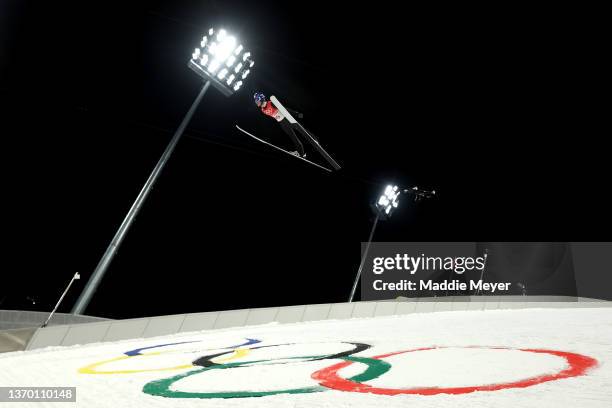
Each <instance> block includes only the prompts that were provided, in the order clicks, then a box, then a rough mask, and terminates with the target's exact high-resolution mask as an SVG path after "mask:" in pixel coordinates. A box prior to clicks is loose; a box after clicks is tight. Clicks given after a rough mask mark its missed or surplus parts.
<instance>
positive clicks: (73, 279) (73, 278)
mask: <svg viewBox="0 0 612 408" xmlns="http://www.w3.org/2000/svg"><path fill="white" fill-rule="evenodd" d="M77 279H81V276H80V275H79V273H78V272H76V273H75V274H74V275H73V276H72V279H70V283H69V284H68V286H66V289H65V290H64V293H62V296H61V297H60V298H59V300H58V301H57V304H56V305H55V307H54V308H53V310H52V311H51V314H49V317H47V320H45V322H44V323H43V324H42V326H40V327H41V328H42V327H47V324H49V321H50V320H51V318H52V317H53V315H54V314H55V311H56V310H57V308H58V307H59V305H60V303H62V300H64V296H66V293H68V290H70V287H71V286H72V282H74V281H75V280H77Z"/></svg>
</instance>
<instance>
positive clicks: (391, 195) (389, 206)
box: [348, 184, 402, 303]
mask: <svg viewBox="0 0 612 408" xmlns="http://www.w3.org/2000/svg"><path fill="white" fill-rule="evenodd" d="M401 192H402V190H400V188H399V187H398V186H395V185H391V184H390V185H388V186H387V187H385V190H384V191H383V193H382V194H381V195H380V197H379V198H378V200H377V201H376V202H375V203H373V204H372V210H373V211H374V214H375V215H376V217H375V218H374V223H373V225H372V229H371V230H370V237H369V238H368V242H367V243H366V247H365V250H364V251H363V255H362V257H361V262H360V263H359V269H358V270H357V276H355V281H354V282H353V288H352V289H351V294H350V296H349V300H348V301H349V303H350V302H352V301H353V298H354V297H355V291H356V290H357V283H359V278H360V277H361V273H362V271H363V265H364V263H365V260H366V258H367V256H368V252H369V251H370V244H371V243H372V238H373V237H374V231H376V226H377V225H378V221H379V220H381V219H382V220H388V219H389V217H391V214H393V211H394V210H395V209H396V208H397V207H398V206H399V195H400V193H401Z"/></svg>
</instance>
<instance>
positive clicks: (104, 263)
mask: <svg viewBox="0 0 612 408" xmlns="http://www.w3.org/2000/svg"><path fill="white" fill-rule="evenodd" d="M209 86H210V81H206V83H205V84H204V86H203V87H202V89H201V90H200V93H199V94H198V96H197V97H196V99H195V101H194V102H193V104H192V105H191V108H189V111H188V112H187V114H186V115H185V117H184V118H183V121H182V122H181V124H180V125H179V127H178V129H176V132H175V133H174V136H172V139H171V140H170V143H168V146H167V147H166V150H165V151H164V153H163V154H162V156H161V158H160V159H159V161H158V162H157V165H156V166H155V168H154V169H153V171H152V172H151V175H150V176H149V179H148V180H147V182H146V183H145V185H144V186H143V187H142V190H140V193H139V194H138V197H136V201H134V204H132V208H130V211H129V212H128V213H127V215H126V216H125V219H124V220H123V222H122V223H121V226H119V229H118V230H117V232H116V233H115V236H114V237H113V240H112V241H111V243H110V245H109V246H108V248H106V252H104V255H102V258H101V259H100V262H98V266H96V269H95V270H94V272H93V274H92V275H91V277H90V278H89V281H88V282H87V286H85V289H83V292H81V295H80V296H79V299H78V300H77V302H76V304H75V305H74V307H73V308H72V313H74V314H82V313H83V312H84V311H85V309H86V308H87V305H89V302H90V300H91V297H92V296H93V294H94V293H95V291H96V289H97V288H98V285H99V284H100V281H101V280H102V278H103V277H104V274H105V273H106V270H107V269H108V267H109V265H110V263H111V262H112V260H113V257H114V256H115V254H116V253H117V249H118V248H119V246H120V245H121V242H122V241H123V238H125V236H126V234H127V232H128V230H129V229H130V226H131V225H132V223H133V222H134V219H135V218H136V216H137V215H138V212H139V211H140V208H141V207H142V205H143V203H144V202H145V200H146V199H147V196H148V195H149V193H150V192H151V189H152V188H153V185H154V184H155V182H156V181H157V178H158V177H159V175H160V174H161V172H162V170H163V169H164V166H165V165H166V162H167V161H168V159H169V158H170V156H171V155H172V152H173V151H174V148H175V147H176V144H177V143H178V141H179V139H180V138H181V136H182V135H183V132H184V131H185V128H186V127H187V124H188V123H189V121H190V120H191V117H192V116H193V113H194V112H195V110H196V108H197V107H198V105H199V104H200V101H201V100H202V97H203V96H204V94H205V93H206V91H207V90H208V87H209Z"/></svg>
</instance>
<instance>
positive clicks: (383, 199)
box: [374, 185, 401, 219]
mask: <svg viewBox="0 0 612 408" xmlns="http://www.w3.org/2000/svg"><path fill="white" fill-rule="evenodd" d="M400 193H401V190H400V189H399V187H398V186H392V185H388V186H387V187H386V188H385V191H384V192H383V194H382V195H381V196H380V198H379V199H378V201H377V202H376V204H374V210H375V212H376V213H377V214H378V215H379V216H382V217H383V219H386V218H389V217H390V216H391V213H392V212H393V210H395V209H396V208H397V207H398V205H399V195H400Z"/></svg>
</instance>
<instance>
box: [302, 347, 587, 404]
mask: <svg viewBox="0 0 612 408" xmlns="http://www.w3.org/2000/svg"><path fill="white" fill-rule="evenodd" d="M439 348H450V347H426V348H418V349H413V350H404V351H396V352H393V353H388V354H381V355H379V356H374V357H371V358H373V359H376V360H379V359H382V358H385V357H391V356H395V355H397V354H403V353H411V352H415V351H424V350H432V349H439ZM469 348H491V349H504V350H519V351H525V352H529V353H543V354H551V355H554V356H558V357H563V358H564V359H565V360H566V361H567V363H568V365H569V367H568V368H566V369H565V370H562V371H559V372H558V373H555V374H546V375H541V376H536V377H531V378H526V379H524V380H519V381H515V382H509V383H503V384H489V385H476V386H470V387H450V388H433V387H431V388H422V387H421V388H406V389H403V388H377V387H373V386H371V385H368V384H363V383H359V382H354V381H350V380H348V379H346V378H342V377H340V376H339V375H338V371H340V370H341V369H343V368H345V367H348V366H349V365H351V364H353V362H352V361H346V362H342V363H338V364H335V365H333V366H331V367H327V368H324V369H322V370H319V371H317V372H315V373H313V374H312V378H313V379H314V380H317V381H318V382H319V384H320V385H322V386H324V387H327V388H331V389H334V390H338V391H349V392H364V393H371V394H378V395H398V394H419V395H436V394H466V393H469V392H474V391H498V390H503V389H507V388H525V387H531V386H532V385H536V384H540V383H543V382H547V381H555V380H560V379H562V378H570V377H577V376H580V375H584V374H585V373H586V372H587V370H589V369H591V368H593V367H595V366H596V365H597V360H595V359H594V358H591V357H587V356H584V355H582V354H576V353H569V352H566V351H556V350H543V349H511V348H507V347H469Z"/></svg>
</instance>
